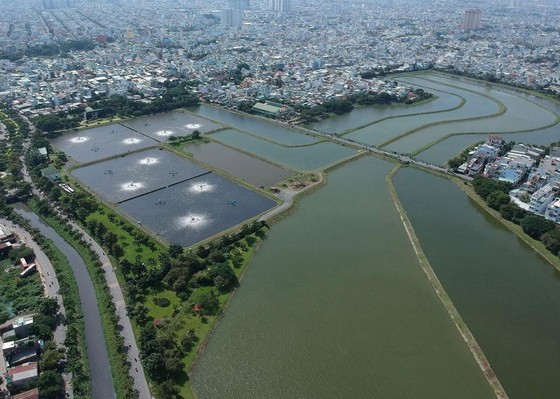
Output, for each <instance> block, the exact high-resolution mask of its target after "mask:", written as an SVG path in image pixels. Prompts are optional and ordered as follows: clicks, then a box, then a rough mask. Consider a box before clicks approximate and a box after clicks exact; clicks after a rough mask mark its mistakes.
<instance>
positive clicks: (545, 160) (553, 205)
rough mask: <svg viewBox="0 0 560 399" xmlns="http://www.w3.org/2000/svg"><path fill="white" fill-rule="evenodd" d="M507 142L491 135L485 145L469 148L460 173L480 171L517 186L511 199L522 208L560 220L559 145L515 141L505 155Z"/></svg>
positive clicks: (469, 173) (558, 221) (557, 221)
mask: <svg viewBox="0 0 560 399" xmlns="http://www.w3.org/2000/svg"><path fill="white" fill-rule="evenodd" d="M505 145H506V143H505V141H504V140H503V139H502V138H501V137H500V136H496V135H491V136H489V137H488V138H487V140H486V142H485V143H484V144H481V145H478V146H476V147H474V148H473V149H472V150H471V151H469V153H468V155H467V160H466V161H465V162H464V163H463V164H462V165H461V166H459V167H458V168H457V169H456V171H457V172H458V173H463V174H467V175H469V176H476V175H478V174H480V175H482V176H484V177H487V178H490V179H493V180H497V181H501V182H505V183H510V184H512V185H513V186H514V187H515V188H514V189H513V190H511V191H510V193H509V194H510V198H511V200H512V201H513V202H514V203H515V204H517V205H518V206H519V207H520V208H522V209H524V210H526V211H528V212H531V213H534V214H536V215H541V216H544V217H545V218H547V219H549V220H552V221H554V222H556V223H560V148H558V147H552V148H550V149H549V151H548V153H547V150H545V149H543V148H538V147H534V146H529V145H525V144H514V145H512V146H511V149H510V150H509V151H507V152H505V153H504V154H503V155H501V154H502V152H503V150H504V147H505Z"/></svg>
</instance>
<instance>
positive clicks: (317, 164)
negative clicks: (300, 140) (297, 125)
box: [211, 130, 358, 170]
mask: <svg viewBox="0 0 560 399" xmlns="http://www.w3.org/2000/svg"><path fill="white" fill-rule="evenodd" d="M211 137H212V138H213V139H215V140H217V141H220V142H222V143H225V144H228V145H231V146H233V147H236V148H239V149H241V150H244V151H247V152H249V153H252V154H255V155H258V156H261V157H263V158H266V159H269V160H271V161H272V162H274V163H277V164H280V165H285V166H287V167H288V168H292V169H297V170H315V169H321V168H326V167H327V166H330V165H332V164H334V163H337V162H339V161H341V160H343V159H345V158H348V157H350V156H352V155H356V154H357V153H358V152H357V150H354V149H351V148H349V147H344V146H342V145H339V144H335V143H333V142H331V141H323V142H320V143H317V144H313V145H310V146H305V147H283V146H281V145H277V144H274V143H271V142H269V141H264V140H261V139H258V138H256V137H253V136H250V135H248V134H245V133H242V132H240V131H237V130H222V131H220V132H217V133H213V134H212V136H211Z"/></svg>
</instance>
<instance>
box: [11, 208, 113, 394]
mask: <svg viewBox="0 0 560 399" xmlns="http://www.w3.org/2000/svg"><path fill="white" fill-rule="evenodd" d="M14 209H15V211H16V212H17V213H19V214H20V215H21V216H23V217H24V218H26V219H28V220H30V222H31V225H32V226H33V227H34V228H37V229H39V230H40V231H41V233H42V234H43V235H44V236H45V237H47V238H49V239H51V240H52V241H53V242H54V244H55V245H56V246H57V248H58V249H60V251H61V252H62V253H63V254H64V255H65V256H66V258H68V261H69V262H70V267H71V268H72V272H73V273H74V277H75V278H76V282H77V283H78V292H79V296H80V301H81V307H82V313H83V315H84V318H83V319H84V325H85V340H86V346H87V355H88V360H89V364H90V374H91V385H92V397H93V399H112V398H116V393H115V389H114V383H113V376H112V375H111V365H110V363H109V355H108V354H107V347H106V345H105V335H104V333H103V327H102V325H101V316H100V313H99V307H98V306H97V298H96V296H95V290H94V288H93V282H92V281H91V277H90V275H89V273H88V271H87V269H86V265H85V263H84V261H83V259H82V258H81V257H80V255H79V254H78V253H77V252H76V250H75V249H74V248H72V246H71V245H69V244H68V243H67V242H66V241H64V239H63V238H62V237H60V236H59V235H58V233H57V232H56V231H55V230H54V229H53V228H51V227H50V226H48V225H46V224H45V223H43V222H42V221H41V220H40V218H39V217H38V216H37V215H36V214H35V213H33V212H32V211H31V210H30V209H29V208H27V207H26V206H25V205H22V204H16V206H14Z"/></svg>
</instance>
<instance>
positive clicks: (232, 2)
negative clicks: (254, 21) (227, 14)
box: [228, 0, 251, 10]
mask: <svg viewBox="0 0 560 399" xmlns="http://www.w3.org/2000/svg"><path fill="white" fill-rule="evenodd" d="M228 4H229V8H231V9H233V10H248V9H250V8H251V2H250V0H228Z"/></svg>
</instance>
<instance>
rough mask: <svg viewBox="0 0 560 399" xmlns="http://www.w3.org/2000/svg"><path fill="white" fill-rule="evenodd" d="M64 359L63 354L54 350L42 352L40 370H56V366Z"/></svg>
mask: <svg viewBox="0 0 560 399" xmlns="http://www.w3.org/2000/svg"><path fill="white" fill-rule="evenodd" d="M63 359H64V354H63V353H62V352H60V351H59V350H57V349H56V348H53V349H49V350H45V351H43V353H42V354H41V360H40V365H41V370H42V371H46V370H56V369H57V368H58V364H59V363H60V361H61V360H63Z"/></svg>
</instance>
